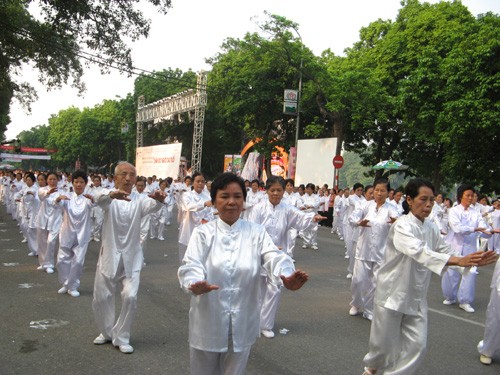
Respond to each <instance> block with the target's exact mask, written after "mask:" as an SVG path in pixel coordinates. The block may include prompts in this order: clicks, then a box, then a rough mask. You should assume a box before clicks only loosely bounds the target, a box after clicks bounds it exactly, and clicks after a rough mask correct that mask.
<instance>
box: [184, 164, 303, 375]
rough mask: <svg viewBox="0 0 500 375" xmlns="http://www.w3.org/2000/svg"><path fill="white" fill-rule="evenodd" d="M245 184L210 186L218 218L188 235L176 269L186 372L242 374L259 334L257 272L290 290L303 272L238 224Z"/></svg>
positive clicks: (265, 238)
mask: <svg viewBox="0 0 500 375" xmlns="http://www.w3.org/2000/svg"><path fill="white" fill-rule="evenodd" d="M245 195H246V190H245V184H244V182H243V180H242V179H241V178H240V177H238V176H236V175H234V174H232V173H224V174H222V175H221V176H219V177H218V178H216V179H215V180H214V181H213V183H212V190H211V197H212V202H213V203H214V205H215V207H216V209H217V211H218V213H219V215H218V218H217V219H216V220H214V221H211V222H209V223H207V224H204V225H201V226H198V227H197V228H195V230H194V231H193V234H192V236H191V240H190V241H189V245H188V248H187V251H186V255H185V256H184V259H183V261H182V265H181V267H180V268H179V272H178V276H179V281H180V285H181V287H182V288H183V289H184V290H185V291H186V292H188V293H191V294H192V297H191V308H190V310H189V345H190V362H191V374H199V375H201V374H203V375H210V374H227V375H229V374H231V375H237V374H244V373H245V368H246V363H247V361H248V355H249V353H250V348H251V346H252V344H253V343H254V342H255V340H256V338H257V337H258V336H259V320H260V319H259V313H260V311H259V306H260V304H259V300H260V271H261V268H262V267H263V268H264V269H265V270H266V272H267V274H268V277H269V278H270V279H272V280H273V281H274V283H276V284H280V283H283V284H284V286H285V287H286V288H288V289H291V290H296V289H299V288H300V287H302V285H303V284H304V283H305V282H306V281H307V278H308V276H307V274H305V273H304V272H301V271H295V269H294V265H293V262H292V259H291V258H290V257H289V256H288V255H286V254H285V253H284V252H282V251H280V250H278V248H277V247H276V245H274V244H273V241H272V240H271V238H270V237H269V235H268V234H267V233H266V230H265V228H264V227H263V226H261V225H258V224H255V223H251V222H248V221H245V220H240V214H241V212H242V209H243V202H244V201H245Z"/></svg>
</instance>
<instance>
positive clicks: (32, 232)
mask: <svg viewBox="0 0 500 375" xmlns="http://www.w3.org/2000/svg"><path fill="white" fill-rule="evenodd" d="M37 237H38V229H37V228H30V227H28V237H27V239H28V249H29V250H30V252H32V253H35V254H38V246H39V244H38V242H37Z"/></svg>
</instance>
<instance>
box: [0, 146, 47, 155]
mask: <svg viewBox="0 0 500 375" xmlns="http://www.w3.org/2000/svg"><path fill="white" fill-rule="evenodd" d="M0 150H11V151H13V150H14V146H7V145H0ZM21 152H34V153H39V154H44V153H46V154H50V153H54V152H57V150H54V149H50V150H49V149H46V148H40V147H21Z"/></svg>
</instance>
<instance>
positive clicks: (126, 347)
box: [118, 344, 134, 354]
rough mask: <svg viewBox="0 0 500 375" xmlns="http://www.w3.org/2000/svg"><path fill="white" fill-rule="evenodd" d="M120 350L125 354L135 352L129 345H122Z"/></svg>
mask: <svg viewBox="0 0 500 375" xmlns="http://www.w3.org/2000/svg"><path fill="white" fill-rule="evenodd" d="M118 349H120V351H121V352H122V353H125V354H132V353H133V352H134V347H133V346H132V345H128V344H124V345H120V346H119V347H118Z"/></svg>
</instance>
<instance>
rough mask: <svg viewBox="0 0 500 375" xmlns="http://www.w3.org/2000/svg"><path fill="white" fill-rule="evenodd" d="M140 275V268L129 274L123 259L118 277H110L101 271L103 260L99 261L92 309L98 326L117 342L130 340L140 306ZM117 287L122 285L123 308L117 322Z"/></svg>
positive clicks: (121, 342) (126, 342) (122, 342)
mask: <svg viewBox="0 0 500 375" xmlns="http://www.w3.org/2000/svg"><path fill="white" fill-rule="evenodd" d="M140 277H141V273H140V272H134V273H133V274H132V276H131V277H126V276H125V268H124V267H123V260H121V261H120V264H119V266H118V270H117V272H116V275H115V277H114V278H109V277H106V276H105V275H104V274H103V273H102V272H101V270H100V266H99V264H98V265H97V270H96V273H95V281H94V300H93V301H92V310H93V311H94V318H95V322H96V325H97V328H98V329H99V331H100V332H101V333H102V334H103V335H104V337H105V338H107V339H109V340H111V341H112V342H113V345H115V346H119V345H126V344H129V342H130V330H131V328H132V323H133V321H134V318H135V313H136V310H137V292H138V290H139V282H140ZM117 287H119V288H120V289H121V299H122V309H121V311H120V316H118V320H116V322H115V295H116V290H117Z"/></svg>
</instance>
